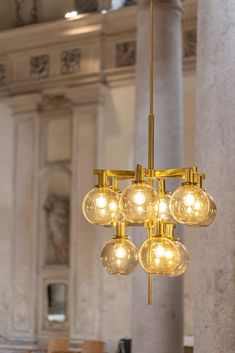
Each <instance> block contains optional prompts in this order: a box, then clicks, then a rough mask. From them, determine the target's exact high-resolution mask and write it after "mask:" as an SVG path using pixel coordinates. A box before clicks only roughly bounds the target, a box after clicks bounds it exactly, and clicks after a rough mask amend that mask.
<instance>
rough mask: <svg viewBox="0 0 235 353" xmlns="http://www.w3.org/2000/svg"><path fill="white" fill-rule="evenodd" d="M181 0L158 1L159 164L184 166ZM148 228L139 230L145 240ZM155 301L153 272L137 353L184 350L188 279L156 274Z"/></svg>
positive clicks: (140, 136) (139, 292)
mask: <svg viewBox="0 0 235 353" xmlns="http://www.w3.org/2000/svg"><path fill="white" fill-rule="evenodd" d="M148 5H149V1H147V0H139V10H138V22H137V28H138V34H137V103H136V109H137V110H136V155H135V161H136V163H142V164H143V165H147V122H148V120H147V119H148V113H149V55H148V53H149V31H150V28H149V26H150V25H149V23H150V20H149V6H148ZM180 5H181V2H180V1H179V0H167V1H156V2H155V18H156V21H155V22H156V26H155V41H154V49H155V53H156V55H155V63H156V66H157V69H156V70H155V79H156V88H155V112H156V124H155V129H156V130H155V131H156V144H155V153H156V158H155V159H156V160H155V162H156V166H157V168H159V169H161V168H174V167H180V166H182V164H183V163H182V140H183V137H182V135H183V132H182V43H181V6H180ZM144 233H145V232H144V231H143V230H138V231H137V230H135V229H134V230H133V239H137V241H138V242H139V245H140V244H141V242H143V241H144V239H145V234H144ZM153 282H154V285H153V304H152V305H150V306H148V305H147V275H146V274H145V273H144V272H143V271H142V270H141V269H139V270H138V271H137V272H136V273H135V274H134V278H133V335H132V337H133V353H172V352H174V353H181V352H183V309H182V301H183V285H182V278H177V279H172V278H160V277H154V278H153Z"/></svg>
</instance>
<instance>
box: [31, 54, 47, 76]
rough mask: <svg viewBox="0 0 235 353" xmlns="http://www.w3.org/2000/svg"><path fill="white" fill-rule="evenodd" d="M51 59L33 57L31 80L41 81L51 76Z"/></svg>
mask: <svg viewBox="0 0 235 353" xmlns="http://www.w3.org/2000/svg"><path fill="white" fill-rule="evenodd" d="M49 71H50V58H49V55H47V54H45V55H38V56H33V57H31V59H30V78H32V79H41V78H45V77H48V76H49Z"/></svg>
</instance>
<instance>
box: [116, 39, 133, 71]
mask: <svg viewBox="0 0 235 353" xmlns="http://www.w3.org/2000/svg"><path fill="white" fill-rule="evenodd" d="M135 61H136V42H135V41H130V42H125V43H118V44H116V67H123V66H133V65H135Z"/></svg>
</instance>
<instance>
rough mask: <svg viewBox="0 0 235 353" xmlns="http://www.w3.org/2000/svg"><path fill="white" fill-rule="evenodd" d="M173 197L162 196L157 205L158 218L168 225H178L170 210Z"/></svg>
mask: <svg viewBox="0 0 235 353" xmlns="http://www.w3.org/2000/svg"><path fill="white" fill-rule="evenodd" d="M170 199H171V195H170V194H169V193H167V194H164V195H160V196H159V200H158V201H157V203H156V206H155V208H156V212H157V216H156V218H157V219H158V220H162V221H164V222H166V223H176V221H175V219H174V217H173V216H172V214H171V212H170V208H169V204H170Z"/></svg>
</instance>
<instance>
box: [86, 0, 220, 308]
mask: <svg viewBox="0 0 235 353" xmlns="http://www.w3.org/2000/svg"><path fill="white" fill-rule="evenodd" d="M149 52H150V85H149V86H150V105H149V107H150V111H149V117H148V168H144V167H143V166H142V165H140V164H137V166H136V169H135V170H110V169H104V170H103V169H96V170H94V175H96V176H97V177H98V184H97V185H96V186H95V188H93V189H92V190H91V191H89V192H88V193H87V195H86V196H85V198H84V201H83V213H84V215H85V217H86V219H87V220H88V222H90V223H92V224H97V225H102V226H105V227H107V226H108V227H115V228H116V234H115V235H114V236H113V237H112V240H111V241H109V242H108V243H106V245H105V246H104V248H103V250H102V253H101V262H102V264H103V266H104V267H105V269H106V270H107V272H108V273H109V274H112V275H129V274H130V273H132V272H133V271H134V270H135V268H136V266H137V265H138V262H139V263H140V265H141V267H142V268H143V270H144V271H145V272H146V273H147V274H148V304H151V303H152V276H153V275H159V276H168V277H177V276H180V275H182V274H183V273H184V272H185V271H186V268H187V265H188V262H189V255H188V252H187V249H186V248H185V246H184V245H183V244H182V243H181V242H180V240H179V238H178V237H175V235H174V232H175V227H176V224H177V223H181V224H184V225H187V226H191V227H206V226H209V225H210V224H211V223H212V222H213V221H214V219H215V216H216V205H215V202H214V200H213V199H212V197H211V196H210V195H209V194H208V193H207V192H206V190H205V189H204V188H203V186H202V181H203V180H204V179H205V174H203V173H198V172H197V168H196V167H190V168H176V169H167V170H158V169H155V168H154V0H150V51H149ZM168 178H174V179H181V180H182V181H183V182H182V185H181V187H178V188H177V189H176V190H175V191H174V192H173V193H172V194H171V193H170V192H168V191H167V188H166V180H167V179H168ZM123 181H130V182H131V185H130V186H128V187H126V188H125V189H124V190H121V189H120V184H121V182H123ZM155 183H156V186H155V185H154V184H155ZM127 226H141V227H144V228H145V229H146V231H147V240H146V241H145V242H144V243H143V244H142V246H141V248H140V250H139V252H137V249H136V247H135V245H134V244H133V243H132V242H131V241H130V240H129V238H128V235H126V227H127Z"/></svg>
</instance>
